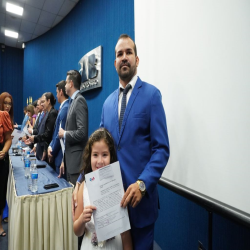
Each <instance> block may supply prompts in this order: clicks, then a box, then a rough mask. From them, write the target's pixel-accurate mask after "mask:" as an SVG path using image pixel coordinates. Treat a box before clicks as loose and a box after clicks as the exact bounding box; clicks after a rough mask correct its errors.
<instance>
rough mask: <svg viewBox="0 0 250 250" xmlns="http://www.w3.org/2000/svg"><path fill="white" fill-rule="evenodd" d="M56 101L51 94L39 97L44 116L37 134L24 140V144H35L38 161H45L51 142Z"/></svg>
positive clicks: (55, 115)
mask: <svg viewBox="0 0 250 250" xmlns="http://www.w3.org/2000/svg"><path fill="white" fill-rule="evenodd" d="M55 104H56V99H55V97H54V95H53V94H52V93H51V92H46V93H44V94H43V95H42V97H41V106H42V107H43V112H44V115H43V117H42V118H41V121H40V124H39V126H38V134H37V135H32V136H30V137H29V139H28V140H26V142H25V143H26V144H30V143H37V147H36V157H37V159H38V160H43V161H45V160H47V150H48V146H49V144H50V142H51V140H52V135H53V130H54V125H55V122H56V118H57V110H56V109H54V105H55Z"/></svg>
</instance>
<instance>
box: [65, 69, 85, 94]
mask: <svg viewBox="0 0 250 250" xmlns="http://www.w3.org/2000/svg"><path fill="white" fill-rule="evenodd" d="M67 76H69V78H68V79H69V80H72V82H73V84H74V87H75V88H76V89H80V86H81V79H82V77H81V75H80V73H79V71H78V70H75V69H73V70H69V71H68V72H67Z"/></svg>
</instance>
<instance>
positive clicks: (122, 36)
mask: <svg viewBox="0 0 250 250" xmlns="http://www.w3.org/2000/svg"><path fill="white" fill-rule="evenodd" d="M124 38H125V39H126V38H129V39H130V40H131V41H132V42H133V44H134V52H135V56H137V48H136V44H135V42H134V40H133V39H132V38H131V37H130V36H129V35H127V34H121V35H120V36H119V38H118V40H117V43H118V41H119V40H120V39H124ZM117 43H116V44H117ZM115 56H116V51H115Z"/></svg>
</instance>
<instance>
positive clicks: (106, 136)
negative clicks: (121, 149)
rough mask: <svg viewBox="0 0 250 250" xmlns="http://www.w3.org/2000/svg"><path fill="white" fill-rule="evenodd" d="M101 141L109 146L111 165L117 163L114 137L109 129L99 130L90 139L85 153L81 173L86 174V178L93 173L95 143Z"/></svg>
mask: <svg viewBox="0 0 250 250" xmlns="http://www.w3.org/2000/svg"><path fill="white" fill-rule="evenodd" d="M101 140H104V142H105V143H106V144H107V146H108V148H109V152H110V164H111V163H114V162H116V161H117V156H116V152H115V143H114V139H113V137H112V136H111V134H110V133H109V131H108V130H107V129H105V128H99V129H97V130H96V131H95V132H94V133H93V134H92V135H91V136H90V137H89V139H88V142H87V144H86V146H85V149H84V152H83V165H82V168H81V170H80V172H81V173H82V172H84V176H85V174H88V173H90V172H92V168H91V153H92V147H93V144H94V143H95V142H99V141H101ZM84 178H85V177H84Z"/></svg>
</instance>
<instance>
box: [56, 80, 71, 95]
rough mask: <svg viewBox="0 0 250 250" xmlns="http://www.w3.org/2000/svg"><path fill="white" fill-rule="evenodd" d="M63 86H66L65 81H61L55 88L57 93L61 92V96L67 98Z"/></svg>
mask: <svg viewBox="0 0 250 250" xmlns="http://www.w3.org/2000/svg"><path fill="white" fill-rule="evenodd" d="M65 85H66V81H65V80H62V81H60V82H59V83H57V84H56V87H57V88H58V91H60V90H62V92H63V95H64V96H65V98H69V96H68V95H67V94H66V91H65Z"/></svg>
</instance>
